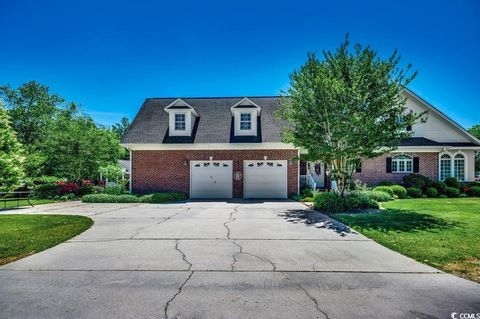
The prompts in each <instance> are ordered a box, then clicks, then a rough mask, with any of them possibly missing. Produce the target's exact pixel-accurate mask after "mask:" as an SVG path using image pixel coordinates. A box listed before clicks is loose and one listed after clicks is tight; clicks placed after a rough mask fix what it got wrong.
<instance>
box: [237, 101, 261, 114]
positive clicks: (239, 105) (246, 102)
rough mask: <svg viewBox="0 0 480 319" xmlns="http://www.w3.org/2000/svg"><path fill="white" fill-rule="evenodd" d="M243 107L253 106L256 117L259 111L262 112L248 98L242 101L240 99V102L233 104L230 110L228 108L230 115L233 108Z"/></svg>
mask: <svg viewBox="0 0 480 319" xmlns="http://www.w3.org/2000/svg"><path fill="white" fill-rule="evenodd" d="M243 105H253V106H255V109H256V113H257V116H259V115H260V111H261V110H262V108H261V107H260V106H258V104H256V103H254V102H253V101H252V100H250V99H249V98H248V97H244V98H243V99H241V100H240V101H238V102H237V103H235V104H234V105H233V106H232V107H231V108H230V111H231V112H232V115H233V111H234V109H235V108H237V107H238V108H240V107H242V106H243Z"/></svg>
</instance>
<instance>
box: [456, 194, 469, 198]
mask: <svg viewBox="0 0 480 319" xmlns="http://www.w3.org/2000/svg"><path fill="white" fill-rule="evenodd" d="M458 197H459V198H465V197H468V195H467V194H460V195H458Z"/></svg>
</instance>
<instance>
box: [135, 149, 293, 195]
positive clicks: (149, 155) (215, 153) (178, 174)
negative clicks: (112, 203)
mask: <svg viewBox="0 0 480 319" xmlns="http://www.w3.org/2000/svg"><path fill="white" fill-rule="evenodd" d="M297 155H298V153H297V150H295V149H292V150H212V151H207V150H205V151H188V150H178V151H177V150H175V151H172V150H168V151H166V150H165V151H163V150H162V151H160V150H158V151H132V177H133V180H132V191H133V192H134V193H148V192H156V191H157V192H158V191H178V192H185V193H187V194H188V193H189V192H190V161H191V160H198V161H205V160H209V159H210V156H211V157H213V160H219V161H220V160H232V161H233V173H235V172H241V173H242V175H244V174H243V161H244V160H263V159H264V157H265V156H267V158H268V159H269V160H290V159H292V158H294V157H296V156H297ZM297 184H298V161H296V160H293V161H290V162H289V164H288V194H289V195H290V194H291V193H297V190H298V185H297ZM233 197H243V178H242V180H239V181H237V180H235V179H234V180H233Z"/></svg>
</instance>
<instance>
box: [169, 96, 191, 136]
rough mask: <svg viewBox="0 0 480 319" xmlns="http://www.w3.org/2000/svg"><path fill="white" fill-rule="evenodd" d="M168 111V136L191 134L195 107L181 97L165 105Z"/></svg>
mask: <svg viewBox="0 0 480 319" xmlns="http://www.w3.org/2000/svg"><path fill="white" fill-rule="evenodd" d="M165 112H167V113H168V135H169V136H191V135H192V132H193V127H194V125H195V121H196V118H198V117H199V115H198V113H197V112H196V111H195V109H194V108H193V107H192V106H190V105H189V104H188V103H186V102H185V101H183V100H182V99H176V100H175V101H173V102H172V103H170V104H169V105H167V106H166V107H165Z"/></svg>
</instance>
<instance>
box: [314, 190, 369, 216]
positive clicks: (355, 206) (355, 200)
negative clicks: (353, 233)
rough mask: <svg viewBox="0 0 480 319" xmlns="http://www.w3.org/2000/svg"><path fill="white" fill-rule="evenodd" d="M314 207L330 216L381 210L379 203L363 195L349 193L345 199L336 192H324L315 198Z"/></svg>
mask: <svg viewBox="0 0 480 319" xmlns="http://www.w3.org/2000/svg"><path fill="white" fill-rule="evenodd" d="M313 200H314V207H315V209H318V210H320V211H322V212H325V213H328V214H335V213H341V212H349V211H356V210H360V209H367V208H379V206H378V203H377V202H375V201H374V200H372V199H370V198H369V197H368V196H365V195H364V194H361V193H349V194H346V195H344V196H343V197H342V196H341V195H340V194H337V193H335V192H323V193H320V194H317V195H316V196H315V197H314V199H313Z"/></svg>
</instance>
